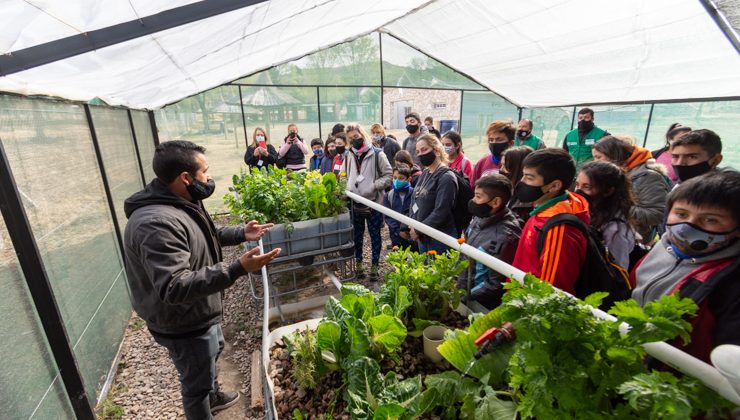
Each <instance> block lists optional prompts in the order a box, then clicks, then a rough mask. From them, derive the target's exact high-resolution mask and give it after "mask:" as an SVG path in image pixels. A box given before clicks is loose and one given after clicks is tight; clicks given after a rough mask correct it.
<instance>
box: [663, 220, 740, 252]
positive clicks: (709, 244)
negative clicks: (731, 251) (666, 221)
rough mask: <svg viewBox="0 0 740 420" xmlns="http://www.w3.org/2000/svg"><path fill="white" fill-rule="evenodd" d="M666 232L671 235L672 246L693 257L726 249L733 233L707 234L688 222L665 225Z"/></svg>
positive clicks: (732, 231) (707, 232)
mask: <svg viewBox="0 0 740 420" xmlns="http://www.w3.org/2000/svg"><path fill="white" fill-rule="evenodd" d="M666 230H667V231H668V233H669V234H670V235H671V236H670V239H671V244H672V245H677V246H678V247H679V248H680V249H679V250H683V251H685V253H689V254H691V255H694V256H695V255H703V254H709V253H712V252H714V251H717V250H719V249H722V248H725V247H727V246H728V245H730V243H731V242H732V239H731V238H729V236H730V235H732V234H733V233H734V232H735V231H734V230H731V231H729V232H709V231H706V230H704V229H702V228H700V227H699V226H696V225H695V224H693V223H689V222H682V223H673V224H670V225H666Z"/></svg>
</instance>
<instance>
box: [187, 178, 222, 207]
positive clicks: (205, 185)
mask: <svg viewBox="0 0 740 420" xmlns="http://www.w3.org/2000/svg"><path fill="white" fill-rule="evenodd" d="M185 188H186V189H187V190H188V194H190V197H192V199H193V201H199V200H205V199H206V198H208V197H210V196H211V194H213V191H215V190H216V182H215V181H214V180H213V179H209V180H208V182H201V181H198V180H197V179H195V178H193V183H192V184H190V185H187V186H186V187H185Z"/></svg>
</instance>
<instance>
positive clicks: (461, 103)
mask: <svg viewBox="0 0 740 420" xmlns="http://www.w3.org/2000/svg"><path fill="white" fill-rule="evenodd" d="M464 99H465V91H464V90H461V91H460V119H459V120H458V121H457V133H458V134H460V136H462V118H463V104H464V103H465V101H464Z"/></svg>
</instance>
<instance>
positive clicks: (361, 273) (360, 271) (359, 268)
mask: <svg viewBox="0 0 740 420" xmlns="http://www.w3.org/2000/svg"><path fill="white" fill-rule="evenodd" d="M355 277H357V278H358V279H364V278H365V267H363V265H362V262H360V261H358V262H357V265H356V266H355Z"/></svg>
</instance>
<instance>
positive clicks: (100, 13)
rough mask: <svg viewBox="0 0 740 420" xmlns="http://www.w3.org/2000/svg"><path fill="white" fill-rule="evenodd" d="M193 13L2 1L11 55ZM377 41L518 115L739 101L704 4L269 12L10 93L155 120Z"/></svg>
mask: <svg viewBox="0 0 740 420" xmlns="http://www.w3.org/2000/svg"><path fill="white" fill-rule="evenodd" d="M189 3H193V1H182V0H180V1H177V0H164V1H161V0H160V1H157V2H151V1H148V0H117V1H106V2H98V1H95V0H69V1H65V2H61V3H60V2H58V1H52V0H44V1H40V0H5V1H4V2H3V3H2V6H0V7H2V9H1V10H0V12H1V13H0V16H1V17H0V27H2V28H3V30H2V33H1V34H0V49H1V50H2V52H4V53H9V52H10V53H12V52H13V51H18V50H19V49H23V48H28V47H32V46H34V45H39V44H43V43H45V42H49V41H53V40H57V39H60V38H64V37H68V36H73V35H79V34H81V33H85V32H88V31H92V30H95V29H101V28H105V27H108V26H110V25H114V24H117V23H122V22H127V21H131V20H135V19H139V18H141V17H143V16H149V15H151V14H154V13H158V12H160V11H163V10H167V9H171V8H173V7H178V6H182V5H185V4H189ZM730 3H732V2H730ZM375 30H380V31H383V32H387V33H389V34H391V35H393V36H395V37H397V38H399V39H401V40H402V41H404V42H406V43H408V44H409V45H411V46H414V47H415V48H417V49H419V50H420V51H422V52H424V53H426V54H428V55H430V56H431V57H433V58H436V59H437V60H439V61H441V62H443V63H445V64H447V65H448V66H450V67H452V68H454V69H456V70H458V71H460V72H461V73H463V74H466V75H468V76H469V77H471V78H472V79H474V80H475V81H477V82H478V83H480V84H482V85H484V86H486V87H488V88H489V89H491V90H492V91H494V92H496V93H498V94H500V95H502V96H504V97H506V98H508V99H510V100H511V101H512V102H514V103H515V104H517V105H520V106H528V107H535V106H553V105H570V104H581V103H614V102H641V101H653V100H678V99H691V98H726V97H740V55H738V53H737V51H736V50H735V49H734V47H733V46H732V44H731V43H730V42H729V41H728V40H727V39H726V38H725V35H724V34H723V33H722V31H721V30H720V29H719V28H718V27H717V25H716V24H715V22H714V21H713V20H712V18H711V17H710V16H709V15H708V13H707V12H706V10H705V9H704V7H703V5H702V4H701V3H700V2H699V1H697V0H622V1H618V2H617V1H607V0H596V1H594V0H528V1H525V0H498V1H495V2H494V1H490V0H488V1H487V0H431V1H427V0H403V1H399V0H375V1H372V2H370V1H361V0H305V1H301V2H298V1H295V0H271V1H266V2H262V3H258V4H255V5H252V6H248V7H244V8H240V9H237V10H234V11H231V12H227V13H223V14H219V15H216V16H212V17H209V18H206V19H202V20H200V21H196V22H193V23H189V24H185V25H182V26H178V27H175V28H172V29H168V30H164V31H161V32H157V33H154V34H151V35H146V36H143V37H140V38H136V39H133V40H130V41H126V42H122V43H119V44H116V45H112V46H109V47H105V48H101V49H98V50H95V51H91V52H87V53H84V54H81V55H76V56H73V57H69V58H65V59H63V60H60V61H56V62H52V63H49V64H45V65H42V66H39V67H35V68H31V69H29V70H25V71H21V72H18V73H14V74H10V75H8V76H5V77H1V78H0V91H5V92H15V93H20V94H25V95H34V94H38V95H49V96H59V97H63V98H67V99H72V100H83V101H87V100H90V99H92V98H94V97H98V98H100V99H102V100H104V101H106V102H107V103H109V104H112V105H124V106H128V107H131V108H149V109H153V108H158V107H161V106H163V105H165V104H168V103H172V102H176V101H178V100H180V99H182V98H185V97H187V96H190V95H193V94H196V93H199V92H202V91H205V90H208V89H210V88H213V87H216V86H219V85H221V84H223V83H226V82H230V81H232V80H235V79H237V78H239V77H241V76H244V75H248V74H252V73H255V72H257V71H260V70H263V69H266V68H269V67H272V66H274V65H276V64H281V63H284V62H288V61H291V60H294V59H296V58H300V57H302V56H304V55H306V54H309V53H311V52H314V51H318V50H321V49H323V48H327V47H330V46H333V45H336V44H338V43H340V42H344V41H347V40H351V39H354V38H356V37H358V36H362V35H365V34H367V33H369V32H372V31H375Z"/></svg>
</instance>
